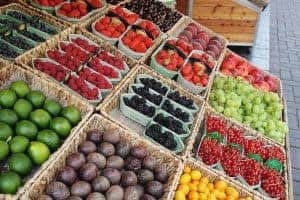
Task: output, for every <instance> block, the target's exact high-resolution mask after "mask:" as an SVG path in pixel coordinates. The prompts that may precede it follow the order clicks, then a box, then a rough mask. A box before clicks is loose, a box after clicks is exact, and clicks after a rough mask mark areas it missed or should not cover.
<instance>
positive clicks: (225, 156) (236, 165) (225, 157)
mask: <svg viewBox="0 0 300 200" xmlns="http://www.w3.org/2000/svg"><path fill="white" fill-rule="evenodd" d="M220 161H221V164H222V167H223V169H224V171H225V172H226V174H227V175H228V176H231V177H236V176H237V175H239V173H240V162H241V152H240V151H239V150H238V149H236V148H233V147H231V146H225V147H223V150H222V157H221V160H220Z"/></svg>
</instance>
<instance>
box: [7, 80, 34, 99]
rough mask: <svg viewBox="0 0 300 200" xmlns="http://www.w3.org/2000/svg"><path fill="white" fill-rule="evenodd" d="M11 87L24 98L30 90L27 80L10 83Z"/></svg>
mask: <svg viewBox="0 0 300 200" xmlns="http://www.w3.org/2000/svg"><path fill="white" fill-rule="evenodd" d="M10 89H11V90H13V91H14V92H15V93H16V94H17V96H18V97H19V98H24V97H26V95H27V94H28V93H29V92H30V88H29V87H28V85H27V83H26V82H25V81H14V82H12V83H11V84H10Z"/></svg>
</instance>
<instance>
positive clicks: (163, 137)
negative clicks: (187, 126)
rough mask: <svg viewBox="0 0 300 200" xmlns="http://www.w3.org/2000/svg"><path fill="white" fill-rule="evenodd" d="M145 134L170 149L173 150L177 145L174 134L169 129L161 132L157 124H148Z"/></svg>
mask: <svg viewBox="0 0 300 200" xmlns="http://www.w3.org/2000/svg"><path fill="white" fill-rule="evenodd" d="M146 135H147V136H148V137H150V138H152V139H153V140H155V141H156V142H158V143H159V144H161V145H163V146H164V147H166V148H168V149H170V150H175V148H176V146H177V143H176V140H175V138H174V135H173V134H172V133H171V132H169V131H165V132H163V131H162V127H161V126H160V125H158V124H152V125H151V126H149V127H148V128H147V129H146Z"/></svg>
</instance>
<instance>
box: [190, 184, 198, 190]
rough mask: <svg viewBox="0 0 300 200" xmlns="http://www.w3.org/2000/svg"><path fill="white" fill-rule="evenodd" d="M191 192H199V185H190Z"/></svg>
mask: <svg viewBox="0 0 300 200" xmlns="http://www.w3.org/2000/svg"><path fill="white" fill-rule="evenodd" d="M188 186H189V189H190V191H197V189H198V188H197V185H196V184H193V183H189V184H188Z"/></svg>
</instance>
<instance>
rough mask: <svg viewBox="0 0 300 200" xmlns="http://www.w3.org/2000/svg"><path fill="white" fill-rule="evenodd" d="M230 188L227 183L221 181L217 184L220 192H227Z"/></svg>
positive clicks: (216, 186)
mask: <svg viewBox="0 0 300 200" xmlns="http://www.w3.org/2000/svg"><path fill="white" fill-rule="evenodd" d="M227 187H228V184H227V183H226V182H225V181H222V180H219V181H217V182H216V183H215V188H216V189H217V190H219V191H225V189H226V188H227Z"/></svg>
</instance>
